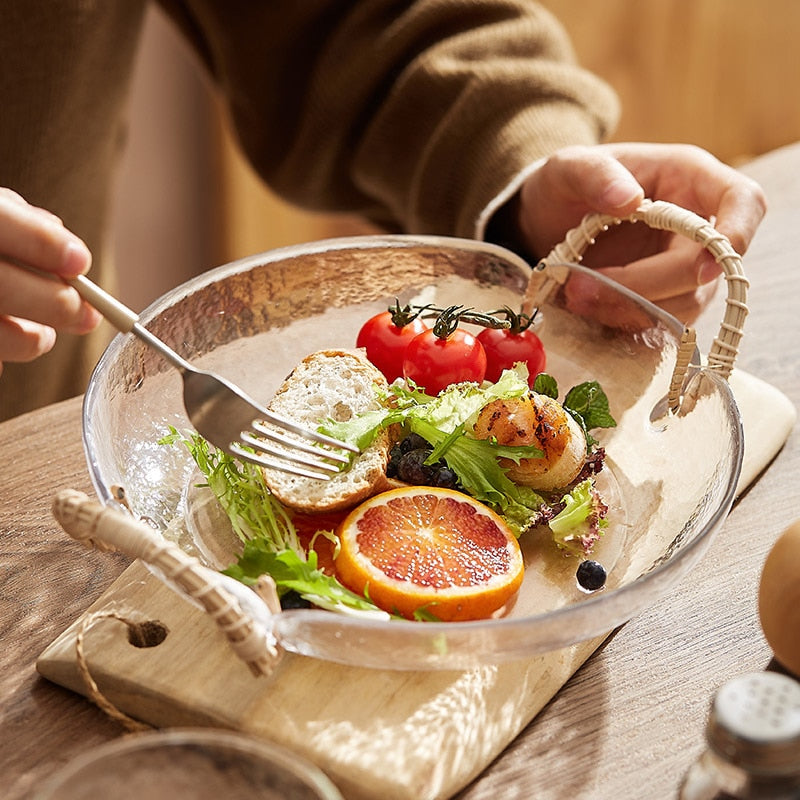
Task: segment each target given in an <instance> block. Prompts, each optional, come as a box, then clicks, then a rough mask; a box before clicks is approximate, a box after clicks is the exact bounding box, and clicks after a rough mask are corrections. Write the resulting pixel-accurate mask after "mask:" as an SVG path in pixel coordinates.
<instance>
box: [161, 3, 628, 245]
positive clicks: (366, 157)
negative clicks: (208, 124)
mask: <svg viewBox="0 0 800 800" xmlns="http://www.w3.org/2000/svg"><path fill="white" fill-rule="evenodd" d="M162 4H163V5H164V6H165V8H166V9H167V11H168V12H169V13H170V14H171V15H172V16H173V18H174V19H175V20H176V22H177V23H178V24H179V26H180V27H181V28H182V29H183V30H184V32H185V33H186V34H187V36H188V37H189V38H190V40H191V41H192V42H193V43H194V45H195V48H196V49H197V51H198V53H199V54H200V56H201V58H202V59H203V60H204V61H205V63H206V65H207V67H208V69H209V71H210V74H211V75H212V77H213V79H214V80H215V82H216V83H217V85H218V86H219V88H220V91H221V95H222V97H223V99H224V102H225V104H226V107H227V109H228V111H229V114H230V118H231V121H232V123H233V126H234V129H235V130H236V132H237V135H238V137H239V141H240V144H241V146H242V148H243V150H244V152H245V154H246V155H247V157H248V158H249V160H250V161H251V163H252V164H253V166H254V167H255V169H256V170H257V171H258V172H259V173H260V175H261V176H262V178H263V179H264V180H265V181H266V183H268V184H269V185H270V187H271V188H272V189H273V190H275V191H276V192H278V193H279V194H281V195H282V196H283V197H284V198H286V199H287V200H288V201H290V202H292V203H295V204H297V205H300V206H303V207H306V208H310V209H316V210H327V211H344V212H349V213H357V214H360V215H362V216H364V217H366V218H368V219H370V220H372V221H373V222H374V223H376V224H378V225H379V226H381V227H383V228H384V229H387V230H394V231H405V232H410V233H438V234H446V235H456V236H467V237H476V236H477V237H479V238H480V237H481V236H482V235H483V231H484V229H485V226H486V222H487V219H488V217H489V216H490V214H491V213H492V211H493V210H494V209H495V208H497V207H498V206H499V205H500V204H501V203H502V202H504V200H506V199H507V198H508V197H509V195H510V194H511V192H513V190H514V189H515V188H516V185H517V184H518V183H519V181H520V179H521V177H522V176H523V175H524V174H525V171H526V170H527V169H529V168H530V165H531V164H532V163H534V162H535V161H536V160H537V159H540V158H542V157H545V156H547V155H548V154H550V153H552V152H553V151H555V150H557V149H559V148H561V147H564V146H567V145H571V144H596V143H598V142H600V141H602V140H604V139H605V138H606V137H607V136H608V135H609V133H610V131H611V129H612V128H613V126H614V125H615V124H616V120H617V115H618V103H617V99H616V96H615V95H614V93H613V92H612V90H611V89H610V88H609V87H608V86H607V85H606V84H605V83H603V82H602V81H600V80H599V79H598V78H596V77H595V76H593V75H591V74H590V73H588V72H586V71H585V70H583V69H581V68H580V67H579V66H578V65H577V64H576V61H575V58H574V54H573V51H572V49H571V45H570V43H569V41H568V39H567V37H566V35H565V33H564V31H563V29H562V28H561V26H560V25H559V23H558V22H557V21H556V20H555V19H554V17H553V16H552V15H551V14H550V13H549V12H547V11H546V10H545V9H543V8H542V7H541V6H539V5H538V4H536V3H533V2H530V0H480V1H478V0H416V2H400V3H398V2H397V1H396V0H362V1H361V2H356V1H353V2H341V0H339V1H338V2H337V1H336V0H303V2H299V3H298V2H297V0H276V1H275V2H264V3H253V2H251V0H162Z"/></svg>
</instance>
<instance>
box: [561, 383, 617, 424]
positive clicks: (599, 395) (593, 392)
mask: <svg viewBox="0 0 800 800" xmlns="http://www.w3.org/2000/svg"><path fill="white" fill-rule="evenodd" d="M563 405H564V408H566V409H568V410H569V411H572V412H573V413H574V414H576V415H578V416H579V417H580V418H581V419H582V420H583V423H584V425H585V426H586V429H587V430H592V429H593V428H615V427H616V425H617V422H616V420H615V419H614V417H612V416H611V414H610V412H609V409H608V397H607V396H606V393H605V392H604V391H603V389H602V387H601V386H600V384H599V383H598V382H597V381H586V382H585V383H579V384H578V385H577V386H573V387H572V389H570V390H569V391H568V392H567V396H566V397H565V398H564V403H563Z"/></svg>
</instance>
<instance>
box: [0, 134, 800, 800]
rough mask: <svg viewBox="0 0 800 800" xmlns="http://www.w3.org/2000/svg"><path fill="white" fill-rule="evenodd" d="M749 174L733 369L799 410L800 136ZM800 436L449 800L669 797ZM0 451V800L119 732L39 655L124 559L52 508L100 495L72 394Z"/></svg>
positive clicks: (706, 336)
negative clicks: (657, 595) (756, 209)
mask: <svg viewBox="0 0 800 800" xmlns="http://www.w3.org/2000/svg"><path fill="white" fill-rule="evenodd" d="M744 171H745V172H747V173H748V174H750V175H751V176H752V177H754V178H756V179H757V180H758V181H759V182H760V183H761V184H762V186H763V187H764V188H765V190H766V192H767V195H768V198H769V202H770V211H769V213H768V215H767V217H766V219H765V221H764V223H763V224H762V227H761V228H760V230H759V232H758V234H757V237H756V240H755V241H754V243H753V245H752V247H751V250H750V252H749V253H748V255H747V257H746V258H745V271H746V273H747V275H748V277H749V278H750V281H751V290H750V295H749V299H748V305H749V307H750V310H751V314H750V317H749V318H748V321H747V325H746V329H745V337H744V342H743V345H742V349H741V355H740V357H739V360H738V361H737V366H739V367H741V368H742V369H744V370H746V371H747V372H750V373H751V374H753V375H756V376H757V377H759V378H761V379H763V380H765V381H767V382H769V383H771V384H773V385H774V386H776V387H777V388H779V389H780V390H781V391H783V392H784V393H785V394H786V395H787V396H788V397H789V398H790V400H791V401H792V402H793V403H794V404H795V405H796V406H800V336H798V333H800V326H799V325H798V322H797V310H796V304H797V303H799V302H800V291H798V290H799V289H800V277H798V276H800V267H798V255H797V253H798V252H799V251H800V224H798V223H800V218H799V216H798V211H797V209H798V208H800V183H799V182H798V181H797V179H796V175H797V174H798V172H800V143H798V144H797V145H793V146H790V147H787V148H783V149H781V150H778V151H775V152H774V153H770V154H768V155H766V156H763V157H761V158H759V159H757V160H756V161H754V162H753V163H751V164H749V165H748V166H747V167H746V168H745V170H744ZM719 308H720V307H719V306H718V304H717V302H716V301H715V303H714V304H713V305H712V307H711V308H710V309H709V311H708V312H707V313H706V314H705V315H704V317H703V319H702V320H701V321H700V323H699V324H698V326H697V327H698V331H699V336H700V342H701V349H704V350H707V347H708V345H709V344H710V341H711V337H712V336H713V335H714V334H715V333H716V327H717V325H718V322H719V320H720V319H721V316H720V314H721V312H720V310H719ZM799 445H800V441H799V440H798V433H797V430H795V431H793V432H792V434H791V436H790V438H789V440H788V441H787V443H786V445H785V446H784V447H783V449H782V450H781V451H780V453H779V454H778V455H777V457H776V458H775V460H774V461H773V463H772V464H771V465H769V466H768V468H767V469H766V470H765V471H764V472H763V473H762V475H761V476H759V478H758V479H757V480H756V482H755V483H754V484H753V485H752V486H751V487H750V489H749V490H748V491H746V492H745V493H744V495H743V496H742V497H741V498H740V499H739V500H738V501H737V502H736V504H735V506H734V508H733V510H732V512H731V514H730V516H729V518H728V520H727V522H726V524H725V526H724V527H723V529H722V531H721V532H720V533H719V534H718V536H717V537H716V539H715V541H714V542H713V544H712V546H711V548H710V550H709V552H708V553H707V555H706V556H705V558H704V559H703V561H702V562H701V563H700V565H699V566H697V567H696V568H695V569H694V570H693V571H692V573H691V574H690V575H689V576H688V577H687V578H686V579H684V580H683V582H682V583H681V584H680V585H679V586H678V588H677V589H676V590H674V591H673V592H672V593H671V594H670V595H669V596H667V597H666V599H664V600H662V601H661V602H660V603H659V604H658V606H657V607H655V608H652V609H650V610H648V611H647V612H645V613H643V614H641V615H640V616H638V617H637V618H635V619H634V620H632V621H631V622H629V623H628V624H627V625H625V626H623V627H622V628H621V629H620V630H619V631H617V632H616V633H615V634H614V635H613V636H612V637H611V638H609V640H608V641H607V642H606V643H605V645H604V646H603V647H602V648H601V649H600V650H598V651H597V652H596V653H595V654H594V655H593V656H592V657H591V658H590V659H589V661H587V663H586V664H585V665H584V666H583V667H582V668H581V669H580V670H579V671H578V672H577V673H576V674H575V676H574V677H573V678H572V679H571V680H570V681H569V682H568V683H567V685H566V686H565V687H564V689H563V690H562V691H561V692H560V693H559V694H558V695H557V696H556V697H555V699H554V700H553V701H552V702H551V703H550V704H549V705H548V706H547V707H546V708H545V709H544V710H543V712H542V713H541V714H539V716H538V717H537V718H536V719H535V720H534V721H533V722H532V723H531V724H530V725H529V726H528V727H527V728H526V729H525V730H524V731H523V733H522V734H521V735H520V736H519V737H518V738H517V739H516V740H515V741H514V742H513V743H512V744H511V745H510V746H509V747H508V748H507V749H506V751H505V752H504V753H503V754H502V755H501V756H500V757H499V758H498V759H496V761H495V762H494V763H493V764H491V765H490V767H489V768H488V769H487V770H486V771H485V772H484V773H483V774H482V775H481V776H480V777H479V778H478V779H477V780H476V781H475V782H474V783H473V784H472V785H470V786H469V787H467V788H466V789H464V790H463V791H462V792H461V793H460V794H459V795H458V800H486V799H487V798H491V799H492V800H503V799H505V798H509V799H510V798H533V797H537V798H545V797H546V798H571V799H572V798H587V799H588V798H619V799H620V800H627V798H641V797H647V798H649V800H657V799H658V798H671V797H674V796H675V791H676V788H677V786H678V783H679V781H680V778H681V776H682V774H683V772H684V771H685V770H686V768H687V767H688V766H689V764H690V763H691V761H692V759H693V758H694V757H695V756H696V755H697V754H698V752H699V751H700V749H701V747H702V741H703V725H704V722H705V717H706V712H707V709H708V704H709V701H710V699H711V696H712V693H713V691H714V690H715V688H716V687H718V686H719V685H720V684H721V683H722V682H724V681H725V680H727V679H728V678H731V677H734V676H736V675H738V674H741V673H743V672H747V671H752V670H762V669H765V668H766V667H768V665H769V663H770V659H771V654H770V651H769V648H768V646H767V644H766V642H765V641H764V638H763V636H762V633H761V630H760V627H759V623H758V616H757V608H756V592H757V586H758V580H759V575H760V569H761V565H762V563H763V560H764V558H765V556H766V554H767V552H768V550H769V548H770V546H771V544H772V543H773V541H774V540H775V538H776V537H777V536H778V535H779V533H780V532H781V531H782V530H783V529H784V528H785V527H786V526H787V525H788V524H789V523H791V522H793V521H794V520H795V519H797V518H799V517H800V506H798V499H800V493H798V492H797V490H796V478H797V475H798V474H799V473H800V446H799ZM0 457H2V459H3V466H2V470H1V471H0V641H1V642H2V645H1V646H0V796H2V797H4V798H7V800H13V798H22V797H26V796H27V795H28V793H29V791H30V790H31V789H32V788H34V787H35V786H36V785H37V783H39V782H40V781H41V780H42V779H44V778H45V777H47V776H48V775H49V774H50V773H51V772H52V771H53V769H54V768H56V767H57V766H59V765H61V764H63V763H65V762H66V761H67V760H69V759H70V758H72V757H74V756H76V755H77V754H79V753H81V752H84V751H86V750H88V749H90V748H92V747H93V746H96V745H98V744H100V743H102V742H105V741H108V740H110V739H113V738H115V737H118V736H120V735H121V734H122V733H123V732H124V731H123V730H122V729H121V728H120V726H119V724H118V723H116V722H114V721H112V720H111V719H110V718H108V717H107V716H106V715H105V714H104V712H102V711H100V710H99V709H97V708H96V707H94V706H93V705H92V704H90V703H89V702H88V701H87V700H85V699H84V698H82V697H80V696H78V695H76V694H73V693H71V692H69V691H67V690H65V689H62V688H60V687H58V686H55V685H53V684H51V683H49V682H47V681H45V680H44V679H42V678H40V677H39V676H38V675H37V673H36V671H35V668H34V664H35V661H36V658H37V657H38V656H39V654H40V653H41V652H42V650H43V649H44V648H45V647H46V646H47V645H48V644H49V643H50V642H51V641H52V640H53V639H54V638H55V637H56V636H57V635H58V634H59V633H61V631H62V630H64V629H65V628H66V627H67V626H68V625H69V624H70V623H71V622H73V621H74V620H75V619H77V618H78V617H79V616H80V615H81V613H82V612H83V611H84V610H85V609H86V608H87V606H88V605H89V604H90V603H91V602H92V601H93V600H94V599H96V598H97V597H98V596H99V595H100V594H102V593H103V591H104V590H105V589H106V588H107V587H108V586H109V584H110V583H111V582H112V580H113V579H114V578H115V577H116V576H117V575H119V573H120V572H122V570H123V569H124V567H125V566H126V565H127V560H126V559H124V558H122V557H117V556H109V555H103V556H99V555H98V554H96V553H94V554H88V555H87V553H86V551H84V550H83V548H82V547H81V546H80V545H78V544H77V543H74V542H72V541H71V540H69V539H68V538H67V537H66V535H65V534H64V533H63V532H62V531H61V530H60V528H59V527H58V526H57V524H56V523H55V522H54V520H53V519H52V517H51V514H50V503H51V500H52V497H53V495H54V493H55V492H56V491H58V490H59V489H62V488H75V489H79V490H81V491H85V492H87V493H92V487H91V483H90V480H89V475H88V471H87V468H86V465H85V462H84V457H83V450H82V445H81V400H80V399H79V398H76V399H74V400H69V401H66V402H64V403H60V404H57V405H53V406H50V407H48V408H45V409H42V410H40V411H36V412H33V413H31V414H27V415H25V416H22V417H19V418H17V419H14V420H11V421H9V422H5V423H2V424H0ZM798 635H800V633H799V634H798Z"/></svg>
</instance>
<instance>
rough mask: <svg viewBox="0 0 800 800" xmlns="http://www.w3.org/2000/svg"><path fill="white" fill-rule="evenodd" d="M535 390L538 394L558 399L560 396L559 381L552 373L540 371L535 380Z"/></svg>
mask: <svg viewBox="0 0 800 800" xmlns="http://www.w3.org/2000/svg"><path fill="white" fill-rule="evenodd" d="M533 391H534V392H536V394H543V395H545V396H547V397H552V398H553V400H556V399H557V398H558V383H557V382H556V379H555V378H554V377H553V376H552V375H548V374H547V373H546V372H540V373H539V374H538V375H537V376H536V378H535V379H534V381H533Z"/></svg>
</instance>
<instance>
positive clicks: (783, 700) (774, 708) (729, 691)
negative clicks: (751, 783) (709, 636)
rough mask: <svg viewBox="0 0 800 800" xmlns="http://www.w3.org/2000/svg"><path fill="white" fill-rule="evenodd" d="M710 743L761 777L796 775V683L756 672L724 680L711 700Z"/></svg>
mask: <svg viewBox="0 0 800 800" xmlns="http://www.w3.org/2000/svg"><path fill="white" fill-rule="evenodd" d="M706 735H707V738H708V743H709V746H710V747H711V748H712V749H713V750H714V751H715V752H716V753H717V754H718V755H720V756H721V757H722V758H724V759H725V760H727V761H729V762H731V763H733V764H737V765H738V766H740V767H742V768H743V769H745V770H747V771H748V772H752V773H756V774H761V775H766V774H770V775H793V774H799V775H800V683H798V682H797V681H795V680H793V679H792V678H789V677H787V676H786V675H781V674H780V673H777V672H754V673H747V674H745V675H741V676H739V677H737V678H734V679H733V680H731V681H728V683H726V684H724V685H723V686H722V687H721V688H720V689H719V691H718V692H717V694H716V696H715V697H714V700H713V702H712V704H711V714H710V715H709V720H708V727H707V730H706Z"/></svg>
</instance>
